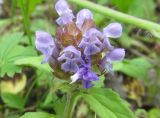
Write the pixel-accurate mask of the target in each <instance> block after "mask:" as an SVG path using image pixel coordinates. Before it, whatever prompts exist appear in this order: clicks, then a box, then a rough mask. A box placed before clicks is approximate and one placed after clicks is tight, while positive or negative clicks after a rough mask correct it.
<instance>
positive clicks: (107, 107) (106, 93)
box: [83, 88, 134, 118]
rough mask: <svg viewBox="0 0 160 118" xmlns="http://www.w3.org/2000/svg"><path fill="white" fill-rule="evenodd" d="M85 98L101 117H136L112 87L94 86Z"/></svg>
mask: <svg viewBox="0 0 160 118" xmlns="http://www.w3.org/2000/svg"><path fill="white" fill-rule="evenodd" d="M83 99H84V100H85V101H86V102H87V103H88V104H89V105H90V108H91V109H92V110H93V111H95V112H96V114H97V115H98V116H100V117H101V118H134V115H133V113H132V111H131V110H130V109H129V107H128V104H127V103H126V102H125V101H123V100H122V99H121V98H120V96H119V95H118V94H116V93H115V92H113V91H112V90H110V89H100V88H92V89H90V90H89V93H88V94H84V95H83Z"/></svg>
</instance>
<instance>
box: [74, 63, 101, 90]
mask: <svg viewBox="0 0 160 118" xmlns="http://www.w3.org/2000/svg"><path fill="white" fill-rule="evenodd" d="M71 80H72V82H71V83H74V82H76V81H78V80H79V81H82V83H83V87H84V88H90V87H92V86H93V84H92V81H97V80H99V77H98V76H97V75H96V73H95V72H93V71H92V70H91V67H90V65H88V64H83V65H82V66H81V68H80V69H79V70H78V71H77V72H76V73H75V74H74V75H72V76H71Z"/></svg>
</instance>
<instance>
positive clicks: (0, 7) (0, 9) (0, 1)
mask: <svg viewBox="0 0 160 118" xmlns="http://www.w3.org/2000/svg"><path fill="white" fill-rule="evenodd" d="M2 4H3V0H0V15H2Z"/></svg>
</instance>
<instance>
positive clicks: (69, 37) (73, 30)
mask: <svg viewBox="0 0 160 118" xmlns="http://www.w3.org/2000/svg"><path fill="white" fill-rule="evenodd" d="M56 36H57V39H58V40H59V41H60V42H61V44H62V45H63V46H65V47H66V46H69V45H74V46H78V44H79V43H80V41H81V39H82V32H81V31H80V30H79V29H78V28H77V26H76V24H75V23H74V22H70V23H68V24H67V25H65V26H63V27H59V28H58V29H57V32H56Z"/></svg>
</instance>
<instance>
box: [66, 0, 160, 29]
mask: <svg viewBox="0 0 160 118" xmlns="http://www.w3.org/2000/svg"><path fill="white" fill-rule="evenodd" d="M68 1H70V2H72V3H74V4H77V5H80V6H83V7H85V8H89V9H91V10H94V11H95V12H98V13H101V14H103V15H105V16H108V17H111V18H114V19H116V20H118V21H121V22H124V23H127V24H132V25H135V26H137V27H140V28H143V29H146V30H150V31H157V32H160V25H159V24H157V23H154V22H151V21H147V20H143V19H140V18H137V17H134V16H130V15H127V14H124V13H121V12H119V11H115V10H113V9H111V8H108V7H103V6H101V5H98V4H95V3H92V2H90V1H87V0H68Z"/></svg>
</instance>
